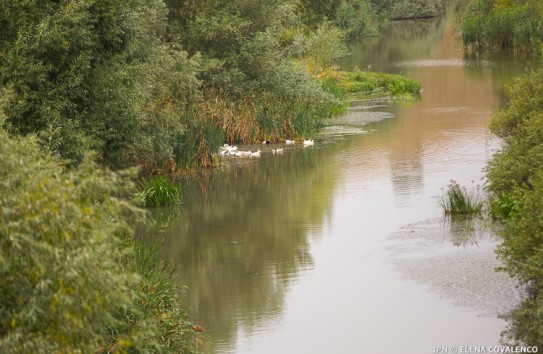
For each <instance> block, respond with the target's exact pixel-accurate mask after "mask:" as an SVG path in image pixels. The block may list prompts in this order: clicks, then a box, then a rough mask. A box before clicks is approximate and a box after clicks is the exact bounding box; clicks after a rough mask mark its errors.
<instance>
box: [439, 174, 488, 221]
mask: <svg viewBox="0 0 543 354" xmlns="http://www.w3.org/2000/svg"><path fill="white" fill-rule="evenodd" d="M439 204H440V206H441V208H442V209H443V212H444V213H445V214H447V215H458V214H462V215H476V214H480V213H481V211H482V210H483V204H484V201H483V197H482V196H481V193H480V189H479V188H476V189H475V190H473V189H471V190H468V189H467V188H466V187H464V186H460V185H459V184H458V182H456V181H454V180H451V183H450V184H449V185H448V186H447V190H446V191H445V193H444V194H443V195H442V196H441V198H440V200H439Z"/></svg>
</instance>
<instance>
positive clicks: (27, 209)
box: [0, 131, 194, 353]
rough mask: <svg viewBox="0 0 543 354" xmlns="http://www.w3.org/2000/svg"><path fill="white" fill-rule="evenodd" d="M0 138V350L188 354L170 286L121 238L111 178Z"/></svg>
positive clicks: (186, 327) (123, 229)
mask: <svg viewBox="0 0 543 354" xmlns="http://www.w3.org/2000/svg"><path fill="white" fill-rule="evenodd" d="M0 141H1V143H0V206H1V208H0V294H1V296H0V351H1V352H3V353H52V352H84V353H94V352H106V351H115V350H123V351H126V350H132V351H139V352H150V351H153V352H168V351H173V352H179V351H181V350H183V351H190V350H191V348H192V345H193V344H194V340H193V338H192V337H191V336H192V333H193V332H192V329H191V325H190V324H189V323H188V322H187V321H186V313H185V312H184V311H183V310H181V309H180V308H179V307H178V304H177V302H176V301H177V300H176V296H177V295H175V289H174V288H173V286H172V285H171V283H169V279H167V277H166V276H165V275H160V274H163V273H162V271H163V269H161V268H160V266H157V265H156V264H159V263H157V260H156V257H155V258H154V260H153V261H152V262H151V261H149V259H150V257H152V255H149V253H148V251H146V250H145V249H139V248H136V247H135V246H134V245H133V244H132V243H131V242H129V241H128V240H127V239H126V236H127V235H128V234H129V232H130V230H129V228H128V227H127V225H126V224H125V223H124V222H123V221H122V219H121V218H120V217H119V216H120V215H121V214H122V213H124V212H126V211H127V210H129V207H128V206H127V205H125V204H124V203H122V202H121V201H119V199H117V198H116V197H115V195H116V194H117V193H118V192H119V188H120V186H121V180H120V177H119V176H118V175H116V174H113V173H111V172H108V171H106V170H102V169H98V168H97V166H96V165H95V164H94V163H92V162H89V161H86V160H84V161H83V162H82V163H81V164H80V166H79V168H77V169H71V170H69V171H67V170H65V168H64V167H62V166H61V165H59V164H58V163H57V162H55V161H54V160H53V159H52V158H51V156H49V155H47V154H45V153H43V152H41V151H40V148H39V146H38V144H37V143H36V141H35V139H33V138H31V137H30V138H18V139H12V138H9V137H8V136H7V134H6V133H5V132H4V131H0ZM142 254H143V255H144V256H142ZM156 279H159V280H160V281H159V282H157V280H156ZM157 284H158V285H159V286H160V289H161V290H162V291H161V292H160V293H159V292H158V291H156V292H155V290H154V289H153V286H154V288H156V287H157ZM168 284H170V285H168ZM157 290H158V289H157ZM189 337H190V338H189Z"/></svg>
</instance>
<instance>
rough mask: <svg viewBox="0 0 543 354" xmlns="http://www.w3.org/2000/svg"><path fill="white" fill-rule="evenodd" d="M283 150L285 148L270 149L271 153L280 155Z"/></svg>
mask: <svg viewBox="0 0 543 354" xmlns="http://www.w3.org/2000/svg"><path fill="white" fill-rule="evenodd" d="M284 152H285V149H273V150H272V154H274V155H277V154H279V155H282V154H283V153H284Z"/></svg>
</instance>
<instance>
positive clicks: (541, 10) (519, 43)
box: [462, 0, 543, 54]
mask: <svg viewBox="0 0 543 354" xmlns="http://www.w3.org/2000/svg"><path fill="white" fill-rule="evenodd" d="M542 14H543V3H541V1H539V0H522V1H515V2H511V1H502V0H476V1H473V2H471V3H470V4H469V5H468V7H467V8H466V12H465V15H464V19H463V24H462V38H463V40H464V43H465V44H466V45H469V46H473V47H476V48H481V47H490V48H501V49H503V48H516V49H520V50H524V51H532V52H535V53H538V54H540V53H541V48H542V44H543V17H542V16H541V15H542Z"/></svg>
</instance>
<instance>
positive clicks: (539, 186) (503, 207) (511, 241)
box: [487, 69, 543, 346]
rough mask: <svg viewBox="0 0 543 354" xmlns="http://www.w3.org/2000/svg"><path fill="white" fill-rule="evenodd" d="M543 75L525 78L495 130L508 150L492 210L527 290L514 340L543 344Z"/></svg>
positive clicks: (500, 162)
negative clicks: (500, 224) (501, 223)
mask: <svg viewBox="0 0 543 354" xmlns="http://www.w3.org/2000/svg"><path fill="white" fill-rule="evenodd" d="M542 78H543V70H541V69H540V70H539V71H537V72H530V73H527V74H526V75H524V76H523V77H521V78H519V79H518V80H517V81H516V82H515V84H514V86H513V88H512V90H511V101H510V103H509V105H508V107H507V108H506V109H505V110H502V111H500V112H498V113H497V114H495V115H494V117H493V118H492V121H491V126H490V127H491V130H492V131H493V132H494V133H495V134H497V135H498V136H500V137H501V138H503V139H504V147H503V149H502V150H501V151H500V152H499V153H497V154H495V155H494V156H493V158H492V160H491V161H490V162H489V164H488V166H487V178H488V189H489V190H490V191H491V192H492V193H493V196H494V200H493V202H492V203H491V210H492V211H493V212H494V214H496V215H497V216H498V217H501V218H502V219H503V224H504V226H503V231H501V232H500V236H501V237H502V239H503V242H502V244H501V245H500V246H499V249H498V254H499V256H500V258H501V259H502V261H503V263H504V267H503V269H504V270H506V271H507V272H509V273H510V274H511V275H513V276H516V277H517V278H518V279H519V280H520V281H521V283H522V284H524V285H526V286H527V289H528V296H527V298H526V299H525V300H524V301H523V303H522V304H521V306H520V307H519V308H518V309H517V310H515V311H514V312H513V315H512V327H511V328H510V330H509V333H508V335H509V336H510V339H511V340H513V341H515V342H518V343H528V344H530V345H538V346H541V345H543V333H542V331H541V328H543V276H542V275H543V272H542V271H541V269H543V246H542V245H543V216H542V215H543V214H542V213H541V209H542V208H543V98H542V97H543V84H542V82H543V81H542Z"/></svg>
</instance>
